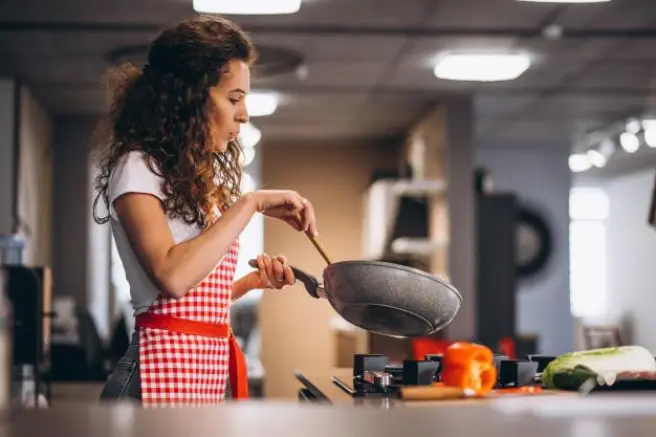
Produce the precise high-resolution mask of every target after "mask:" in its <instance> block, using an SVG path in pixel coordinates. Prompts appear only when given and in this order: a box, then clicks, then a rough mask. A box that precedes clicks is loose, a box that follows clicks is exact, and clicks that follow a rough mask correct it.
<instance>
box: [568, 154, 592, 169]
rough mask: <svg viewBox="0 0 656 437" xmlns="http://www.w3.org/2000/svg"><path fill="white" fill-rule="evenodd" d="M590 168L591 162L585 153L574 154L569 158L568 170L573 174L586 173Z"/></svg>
mask: <svg viewBox="0 0 656 437" xmlns="http://www.w3.org/2000/svg"><path fill="white" fill-rule="evenodd" d="M591 168H592V162H590V158H589V157H588V155H587V154H585V153H576V154H574V155H571V156H570V157H569V169H570V170H571V171H572V172H573V173H580V172H582V171H587V170H590V169H591Z"/></svg>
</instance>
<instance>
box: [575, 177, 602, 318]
mask: <svg viewBox="0 0 656 437" xmlns="http://www.w3.org/2000/svg"><path fill="white" fill-rule="evenodd" d="M569 211H570V226H569V231H570V248H569V250H570V307H571V311H572V314H573V315H574V316H577V317H595V316H601V315H603V314H604V312H605V311H606V304H607V302H606V300H607V290H606V222H605V220H606V218H607V217H608V214H609V211H610V206H609V200H608V196H607V195H606V193H605V192H604V191H603V190H602V189H601V188H593V187H577V188H573V189H572V190H571V191H570V198H569Z"/></svg>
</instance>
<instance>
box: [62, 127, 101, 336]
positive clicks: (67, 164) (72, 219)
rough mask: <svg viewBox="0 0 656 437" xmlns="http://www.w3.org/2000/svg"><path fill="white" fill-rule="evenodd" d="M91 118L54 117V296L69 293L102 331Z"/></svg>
mask: <svg viewBox="0 0 656 437" xmlns="http://www.w3.org/2000/svg"><path fill="white" fill-rule="evenodd" d="M95 124H96V119H95V118H93V117H81V116H64V117H58V118H57V119H56V121H55V139H54V153H55V156H54V184H53V186H54V193H53V199H54V204H53V215H54V220H53V295H54V296H73V297H74V298H75V300H76V303H77V305H78V308H79V309H80V310H85V309H88V310H90V311H91V313H92V314H93V315H94V317H95V320H96V323H97V324H98V326H97V327H98V330H99V333H100V335H101V336H106V335H107V334H108V333H109V311H110V306H109V304H108V303H109V295H108V283H109V259H110V250H109V226H108V225H103V226H97V225H96V224H95V223H94V222H93V218H92V214H91V213H92V209H91V208H92V200H93V194H92V191H91V190H92V187H91V182H92V178H93V177H92V174H91V168H90V167H91V166H90V158H89V147H88V142H89V139H90V137H91V134H92V132H93V129H94V127H95Z"/></svg>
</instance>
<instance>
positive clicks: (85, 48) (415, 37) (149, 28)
mask: <svg viewBox="0 0 656 437" xmlns="http://www.w3.org/2000/svg"><path fill="white" fill-rule="evenodd" d="M191 3H192V2H191V0H113V1H112V2H101V1H100V0H85V1H79V0H58V1H54V0H21V1H4V2H0V69H4V70H5V71H4V73H17V74H19V75H21V76H22V77H24V78H25V81H26V82H27V83H28V84H30V86H31V88H32V89H33V90H34V92H35V93H36V94H37V96H38V97H39V98H40V99H41V100H42V101H43V102H44V103H45V104H46V105H47V107H48V108H49V109H50V110H51V111H52V112H53V113H56V114H73V113H75V114H78V113H84V114H93V113H99V112H101V111H103V109H104V105H105V101H104V98H103V94H102V91H101V89H100V87H99V78H100V76H101V74H102V72H103V71H104V69H106V68H107V67H108V65H109V64H108V61H107V60H106V55H107V53H108V52H110V51H111V50H113V49H116V48H117V47H120V46H125V45H134V44H144V43H148V42H149V41H150V40H151V39H152V38H153V37H154V36H155V35H157V32H158V30H159V29H160V28H161V27H163V26H166V25H168V24H172V23H175V22H177V21H179V20H182V19H185V18H187V17H192V16H193V15H194V12H193V10H192V4H191ZM231 18H232V19H234V20H235V21H237V22H238V23H239V24H241V25H242V26H243V27H244V28H245V29H246V30H248V31H249V32H251V35H252V37H253V38H254V40H255V42H256V43H257V44H262V45H267V46H274V47H278V48H286V49H290V50H293V51H294V52H296V53H298V54H300V55H302V56H303V57H304V60H305V65H306V69H305V71H306V73H307V74H306V76H303V75H299V74H293V73H289V74H282V75H279V76H275V77H267V78H257V77H256V78H255V79H254V82H253V87H254V88H265V89H272V90H277V91H280V92H282V93H283V94H284V96H285V100H284V102H283V103H282V104H281V106H280V107H279V109H278V111H277V112H276V113H275V114H274V115H273V116H271V117H264V118H258V119H254V122H255V124H256V125H257V126H258V127H260V128H261V129H262V131H263V133H264V135H265V138H274V137H275V138H279V139H284V140H289V141H293V140H314V141H319V140H334V139H340V140H341V139H362V138H367V139H374V138H389V137H394V136H396V135H399V134H401V133H403V132H404V131H405V130H406V129H407V128H408V127H409V126H410V125H411V124H412V123H413V122H414V121H416V120H417V119H418V118H419V117H421V115H422V114H424V113H425V112H426V111H427V109H428V108H430V107H431V106H432V105H434V104H436V103H437V102H439V101H440V99H441V98H443V97H444V96H447V95H453V94H469V93H472V94H473V95H474V98H475V108H476V116H477V119H476V135H477V137H478V138H479V139H480V140H481V141H483V142H490V143H495V144H510V143H512V144H515V143H523V144H526V145H531V144H541V145H543V144H545V142H547V143H549V144H553V147H571V145H572V139H573V138H577V137H578V136H579V135H581V134H582V133H585V132H587V131H588V130H591V129H595V128H598V127H603V126H605V125H606V124H607V123H609V122H612V121H615V120H618V119H621V118H622V117H625V116H627V115H629V114H634V113H636V112H640V111H642V110H645V109H646V108H648V105H649V102H650V99H649V97H650V94H651V88H652V85H653V79H652V77H653V70H654V69H655V68H656V50H654V40H655V39H656V8H654V7H653V0H613V1H611V2H609V3H599V4H580V5H562V4H560V5H559V4H541V3H529V2H518V1H516V0H403V1H400V0H304V3H303V6H302V8H301V10H300V12H299V13H297V14H294V15H287V16H268V17H264V16H232V17H231ZM550 25H560V26H563V29H564V33H563V35H562V36H561V37H560V38H558V39H555V40H554V39H548V38H545V37H543V30H544V29H545V28H546V27H547V26H550ZM454 48H474V49H475V48H517V49H523V50H526V51H528V52H530V53H531V54H532V56H533V58H534V64H533V66H532V67H531V68H530V69H529V71H528V72H527V73H525V74H524V75H523V76H522V77H521V78H520V79H518V80H516V81H512V82H506V83H495V84H473V83H456V82H448V81H441V80H437V79H436V78H435V77H434V76H433V73H432V68H431V62H432V60H433V59H434V58H435V56H436V55H437V54H438V53H439V52H440V51H442V50H446V49H454Z"/></svg>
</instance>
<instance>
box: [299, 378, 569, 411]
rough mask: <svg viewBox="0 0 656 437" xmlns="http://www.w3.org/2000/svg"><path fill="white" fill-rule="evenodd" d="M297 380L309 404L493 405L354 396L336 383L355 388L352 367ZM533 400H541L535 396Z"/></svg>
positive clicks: (559, 393) (564, 393)
mask: <svg viewBox="0 0 656 437" xmlns="http://www.w3.org/2000/svg"><path fill="white" fill-rule="evenodd" d="M295 376H296V379H297V380H298V381H299V382H300V383H301V385H302V388H303V389H304V390H303V391H304V392H305V396H307V397H308V399H306V400H308V401H312V402H323V403H329V404H337V405H367V406H380V407H390V406H394V405H399V404H403V405H404V406H424V405H430V406H476V405H484V404H487V403H489V402H490V400H489V399H453V400H440V401H409V402H407V401H401V400H389V399H385V398H380V397H352V396H350V395H349V394H348V393H347V392H346V391H344V390H343V389H341V388H340V387H339V386H338V385H337V384H335V383H334V382H333V381H334V380H335V378H337V379H338V380H339V381H342V382H345V383H346V385H347V386H348V387H350V386H351V381H352V380H353V370H352V369H350V368H341V369H333V370H332V371H331V372H329V374H325V373H316V372H305V371H300V370H297V371H296V372H295ZM553 396H557V397H558V398H562V397H568V398H571V397H574V396H577V394H576V393H574V392H568V391H552V392H545V393H544V394H541V395H539V397H553ZM531 397H537V395H536V396H531Z"/></svg>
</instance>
